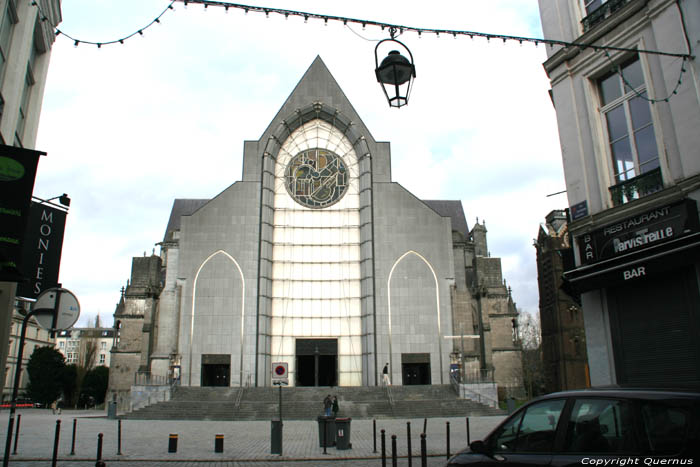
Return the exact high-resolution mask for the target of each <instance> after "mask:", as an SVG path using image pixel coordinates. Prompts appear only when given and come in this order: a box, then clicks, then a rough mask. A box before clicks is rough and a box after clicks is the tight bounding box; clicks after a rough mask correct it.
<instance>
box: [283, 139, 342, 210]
mask: <svg viewBox="0 0 700 467" xmlns="http://www.w3.org/2000/svg"><path fill="white" fill-rule="evenodd" d="M284 178H285V185H286V187H287V191H288V192H289V195H290V196H291V197H292V198H294V200H295V201H296V202H297V203H299V204H301V205H302V206H306V207H308V208H313V209H319V208H325V207H326V206H330V205H332V204H334V203H336V202H338V201H339V200H340V199H341V198H342V197H343V195H344V194H345V192H346V191H347V189H348V171H347V167H346V166H345V162H343V159H342V158H341V157H340V156H338V155H337V154H335V153H333V152H331V151H329V150H327V149H318V148H316V149H307V150H305V151H302V152H300V153H299V154H297V155H296V156H294V157H293V158H292V160H291V161H289V164H288V165H287V169H286V170H285V177H284Z"/></svg>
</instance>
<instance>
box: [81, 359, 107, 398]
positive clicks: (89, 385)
mask: <svg viewBox="0 0 700 467" xmlns="http://www.w3.org/2000/svg"><path fill="white" fill-rule="evenodd" d="M108 382H109V368H107V367H106V366H98V367H95V368H93V369H92V370H90V371H88V372H87V374H86V375H85V379H84V380H83V390H82V393H81V394H80V405H81V406H83V405H85V404H86V403H87V401H90V400H92V403H93V404H102V403H103V402H104V401H105V395H106V394H107V383H108Z"/></svg>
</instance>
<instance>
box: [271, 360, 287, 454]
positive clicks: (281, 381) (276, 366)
mask: <svg viewBox="0 0 700 467" xmlns="http://www.w3.org/2000/svg"><path fill="white" fill-rule="evenodd" d="M287 370H288V364H287V362H277V363H273V364H272V384H273V385H276V386H279V388H280V403H279V409H280V416H279V420H278V421H277V423H275V421H273V422H272V454H279V455H280V456H281V455H282V385H287V384H289V377H288V371H287Z"/></svg>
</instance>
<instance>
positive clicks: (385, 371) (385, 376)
mask: <svg viewBox="0 0 700 467" xmlns="http://www.w3.org/2000/svg"><path fill="white" fill-rule="evenodd" d="M382 375H383V376H382V378H383V379H382V383H383V384H384V386H391V380H390V379H389V363H388V362H387V364H386V365H384V369H383V370H382Z"/></svg>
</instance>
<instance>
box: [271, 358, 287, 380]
mask: <svg viewBox="0 0 700 467" xmlns="http://www.w3.org/2000/svg"><path fill="white" fill-rule="evenodd" d="M288 365H289V364H288V363H287V362H275V363H273V364H272V383H273V384H274V383H278V384H280V383H281V384H289V373H288V369H289V368H288Z"/></svg>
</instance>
